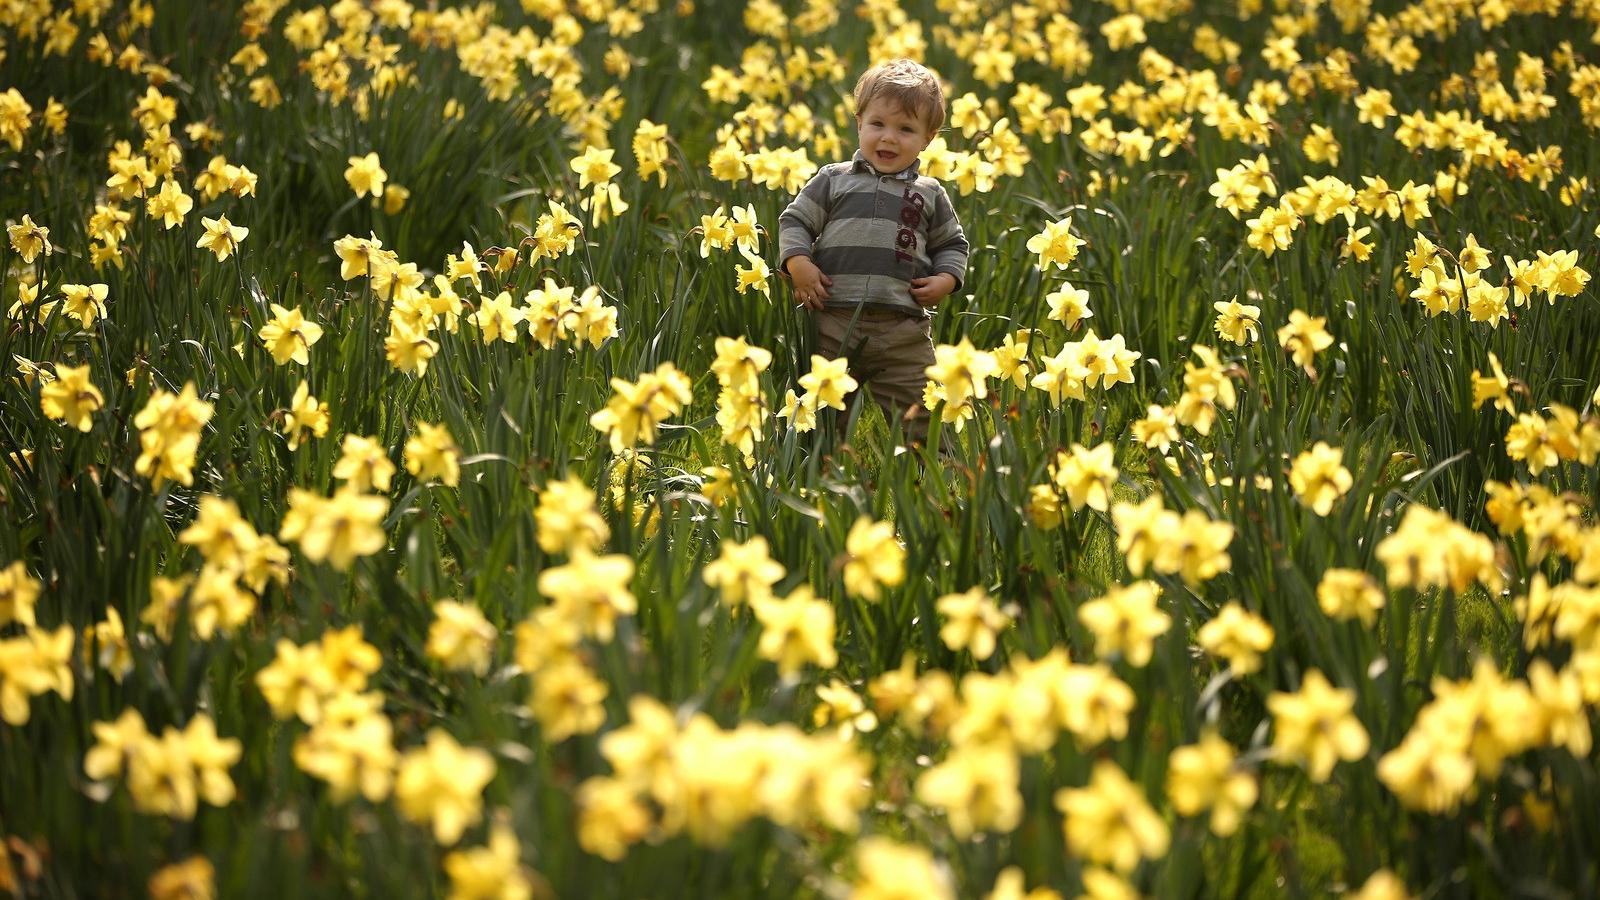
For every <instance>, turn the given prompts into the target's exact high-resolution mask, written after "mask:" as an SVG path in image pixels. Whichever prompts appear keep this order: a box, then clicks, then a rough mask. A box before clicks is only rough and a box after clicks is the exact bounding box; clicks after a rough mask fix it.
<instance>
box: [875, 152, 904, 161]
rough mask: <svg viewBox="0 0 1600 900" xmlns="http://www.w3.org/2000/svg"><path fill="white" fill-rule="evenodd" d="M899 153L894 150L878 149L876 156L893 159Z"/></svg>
mask: <svg viewBox="0 0 1600 900" xmlns="http://www.w3.org/2000/svg"><path fill="white" fill-rule="evenodd" d="M899 155H900V154H898V153H896V152H894V151H893V150H879V151H878V158H879V159H894V158H895V157H896V156H899Z"/></svg>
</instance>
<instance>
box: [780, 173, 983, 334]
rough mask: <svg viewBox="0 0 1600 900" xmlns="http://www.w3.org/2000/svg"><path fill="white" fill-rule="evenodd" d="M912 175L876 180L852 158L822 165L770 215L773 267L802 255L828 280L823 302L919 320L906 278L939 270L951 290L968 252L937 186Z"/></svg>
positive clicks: (918, 309)
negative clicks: (880, 308)
mask: <svg viewBox="0 0 1600 900" xmlns="http://www.w3.org/2000/svg"><path fill="white" fill-rule="evenodd" d="M917 170H918V166H917V165H916V164H913V165H912V166H911V167H910V168H908V169H906V170H904V171H902V172H899V173H896V174H894V175H882V174H880V173H878V172H877V171H876V170H875V169H873V168H872V166H871V165H870V164H869V163H868V162H867V161H866V160H865V158H863V157H862V156H861V154H860V153H857V154H856V158H855V159H854V160H852V161H851V162H843V163H834V164H832V165H827V166H823V167H822V168H821V169H820V170H819V171H818V172H817V174H816V175H815V176H813V177H812V178H811V180H810V181H808V182H806V185H805V187H803V188H802V189H801V190H800V193H799V194H798V195H797V196H796V197H795V199H794V201H793V202H791V203H790V204H789V206H788V208H786V209H785V210H784V211H783V214H782V215H780V216H779V217H778V251H779V268H780V270H783V271H787V270H786V268H785V264H786V263H787V262H788V261H789V259H790V258H792V257H795V256H810V257H812V259H813V260H815V262H816V264H817V267H818V268H819V269H821V270H822V271H823V272H824V273H826V274H827V275H828V276H829V277H830V278H832V279H833V286H832V287H831V288H830V289H829V294H830V299H829V301H828V305H830V306H845V305H852V304H855V303H872V304H873V305H888V306H891V307H893V308H897V309H900V310H902V311H904V312H906V313H908V314H912V315H926V314H927V313H926V311H925V310H924V309H923V308H922V307H921V306H920V305H919V304H918V303H917V302H916V300H915V299H913V298H912V297H911V279H913V278H920V277H923V276H926V275H932V274H935V273H937V272H944V273H947V274H949V275H950V276H951V277H953V278H955V280H956V286H957V287H958V288H959V287H960V285H961V283H962V280H963V278H964V276H965V275H966V268H967V257H968V253H969V250H970V248H969V246H968V244H967V239H966V235H965V234H964V233H963V232H962V230H961V223H960V221H959V220H957V218H956V215H955V208H954V207H953V206H952V205H951V203H950V197H949V195H948V194H946V193H945V190H944V187H943V185H941V184H940V183H939V182H938V181H937V180H935V179H933V178H928V177H926V176H923V175H920V174H918V171H917ZM841 278H842V279H843V280H841Z"/></svg>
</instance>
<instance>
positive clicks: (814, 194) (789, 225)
mask: <svg viewBox="0 0 1600 900" xmlns="http://www.w3.org/2000/svg"><path fill="white" fill-rule="evenodd" d="M831 185H832V180H831V179H830V178H829V176H828V174H827V171H826V170H823V171H819V172H817V174H815V175H813V176H811V180H810V181H808V182H806V186H805V187H803V188H801V189H800V193H799V194H797V195H795V198H794V200H793V201H791V202H790V203H789V205H788V206H787V207H786V208H785V209H784V211H783V213H782V214H781V215H779V216H778V271H779V272H782V273H784V274H785V275H787V274H788V269H787V268H785V266H786V264H787V263H788V262H789V259H790V258H791V257H795V256H810V255H811V245H812V244H814V243H815V242H816V240H817V236H818V235H820V234H822V227H823V226H824V225H826V224H827V221H828V201H829V195H830V193H831Z"/></svg>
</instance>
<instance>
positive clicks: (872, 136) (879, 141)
mask: <svg viewBox="0 0 1600 900" xmlns="http://www.w3.org/2000/svg"><path fill="white" fill-rule="evenodd" d="M856 128H857V130H858V131H859V132H860V134H861V155H862V156H865V157H866V158H867V162H870V163H872V166H873V168H875V169H877V170H878V171H879V172H883V173H884V174H886V175H893V174H894V173H896V172H900V171H904V170H905V169H907V168H909V167H910V165H911V164H912V163H914V162H916V161H917V155H918V154H920V153H921V152H922V151H923V148H925V147H927V146H928V141H930V140H932V138H933V136H932V135H930V134H928V125H927V123H926V122H924V121H923V120H922V117H920V116H918V115H917V114H916V113H914V112H912V111H910V110H907V109H901V108H900V106H899V104H897V103H895V102H894V101H893V100H890V99H888V98H885V97H877V98H874V99H873V100H872V102H870V103H868V104H867V108H866V109H864V110H862V111H861V114H860V115H859V116H857V117H856Z"/></svg>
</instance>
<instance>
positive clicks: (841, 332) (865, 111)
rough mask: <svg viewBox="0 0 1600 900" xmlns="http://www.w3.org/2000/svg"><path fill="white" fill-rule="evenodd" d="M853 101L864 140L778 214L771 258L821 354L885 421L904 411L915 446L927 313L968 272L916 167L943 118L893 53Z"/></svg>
mask: <svg viewBox="0 0 1600 900" xmlns="http://www.w3.org/2000/svg"><path fill="white" fill-rule="evenodd" d="M855 108H856V128H857V131H858V132H859V134H860V139H861V148H860V149H859V150H857V151H856V153H855V157H854V158H853V159H851V160H850V161H849V162H840V163H833V164H831V165H826V166H823V167H822V168H821V169H820V170H819V171H818V172H817V174H816V175H815V176H813V177H812V179H811V180H810V181H809V182H807V183H806V186H805V187H804V188H802V189H801V190H800V193H799V195H798V196H796V197H795V198H794V201H793V202H791V203H790V204H789V206H788V208H786V209H785V210H784V211H783V214H782V215H781V216H779V217H778V251H779V261H778V266H779V270H780V271H781V272H783V273H784V274H785V275H787V276H788V277H789V278H790V280H791V281H792V283H793V287H794V292H795V296H796V297H797V298H798V299H799V301H800V303H801V305H803V306H805V307H806V308H807V309H809V310H811V311H812V313H813V315H814V316H815V318H816V323H817V336H818V339H819V343H820V347H819V348H818V349H819V352H820V353H821V354H822V355H824V356H826V357H828V358H830V359H837V358H839V357H841V356H843V357H845V358H846V359H848V360H849V364H850V374H851V376H852V377H854V378H855V379H856V380H857V381H858V382H860V383H861V384H863V385H866V386H868V387H870V388H871V390H872V396H873V399H874V400H876V401H877V402H878V405H879V406H880V407H882V409H883V413H884V417H885V418H886V419H888V421H889V422H890V423H893V422H894V421H895V418H894V417H902V420H903V423H904V434H905V436H906V438H907V439H908V440H910V441H913V442H917V443H921V442H924V441H925V440H926V439H927V435H928V422H929V413H928V410H927V408H925V407H924V406H923V405H922V389H923V386H924V385H925V384H926V383H927V380H928V377H927V374H926V371H925V370H926V369H927V367H928V366H930V365H933V362H934V354H933V333H932V331H931V320H932V312H931V309H932V307H934V306H935V305H937V304H938V303H939V301H940V300H943V299H944V298H945V297H946V296H948V295H949V294H950V293H951V292H953V291H955V290H956V289H957V288H959V287H960V286H961V279H962V276H963V275H964V274H965V273H966V269H967V253H968V246H967V238H966V235H964V234H963V233H962V231H961V223H960V222H958V221H956V214H955V209H954V208H953V207H952V206H951V205H950V197H949V196H948V195H947V194H946V193H945V191H944V187H943V186H942V185H940V184H939V182H938V181H936V180H934V179H932V178H929V177H927V176H925V175H921V174H919V173H918V171H917V157H918V154H920V153H921V152H922V150H923V148H925V147H927V146H928V142H929V141H931V140H933V136H934V135H935V134H937V133H938V131H939V127H940V126H941V125H943V124H944V115H945V112H944V92H943V90H942V89H941V88H940V86H939V79H938V78H937V77H936V76H935V75H934V74H933V73H932V72H930V71H929V70H928V69H927V68H925V67H923V66H922V65H920V64H918V63H916V62H913V61H912V60H909V59H897V60H894V61H892V62H887V63H881V64H879V65H876V66H873V67H872V68H870V69H868V70H867V71H866V72H865V73H863V74H862V76H861V79H860V80H859V81H857V82H856V89H855Z"/></svg>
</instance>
